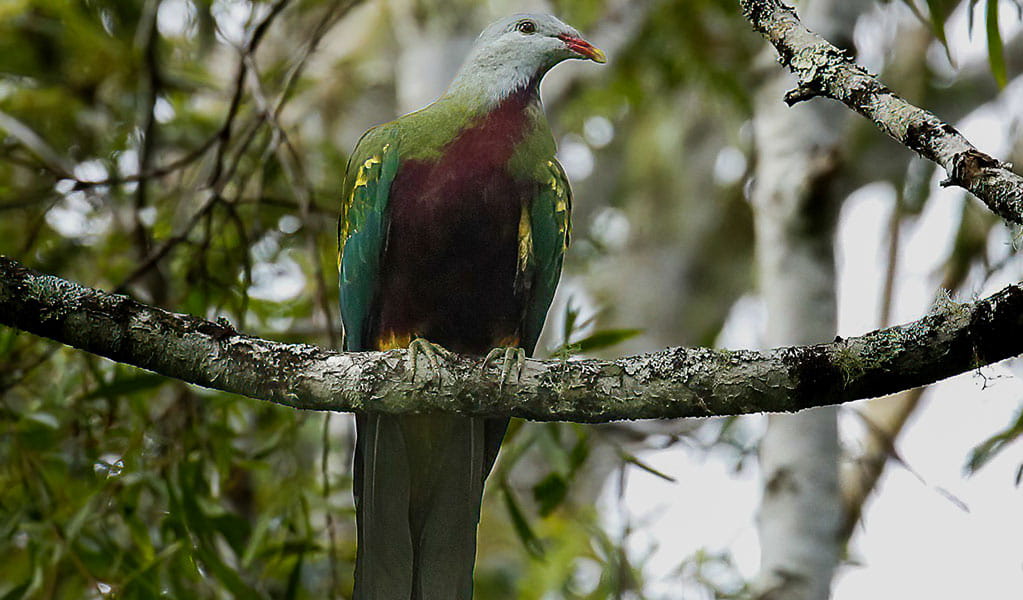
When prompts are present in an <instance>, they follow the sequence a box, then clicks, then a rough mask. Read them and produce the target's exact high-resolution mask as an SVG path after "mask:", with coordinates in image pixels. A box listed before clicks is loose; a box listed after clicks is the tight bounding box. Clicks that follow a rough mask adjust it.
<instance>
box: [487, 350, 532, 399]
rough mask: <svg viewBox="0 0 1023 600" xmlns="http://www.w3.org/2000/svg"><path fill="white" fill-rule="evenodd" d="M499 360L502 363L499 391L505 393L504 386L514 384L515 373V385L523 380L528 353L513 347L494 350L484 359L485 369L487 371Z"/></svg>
mask: <svg viewBox="0 0 1023 600" xmlns="http://www.w3.org/2000/svg"><path fill="white" fill-rule="evenodd" d="M499 359H500V361H501V379H500V381H499V383H498V389H499V390H502V391H503V390H504V386H505V385H507V384H508V383H511V382H512V372H513V371H514V373H515V378H514V382H515V383H518V381H519V380H520V379H522V371H523V369H525V368H526V351H525V350H523V349H522V348H516V347H513V346H508V347H502V348H494V349H493V350H491V351H490V352H488V353H487V357H486V358H484V359H483V368H484V369H486V368H487V367H489V366H490V365H491V364H492V363H494V362H495V361H497V360H499Z"/></svg>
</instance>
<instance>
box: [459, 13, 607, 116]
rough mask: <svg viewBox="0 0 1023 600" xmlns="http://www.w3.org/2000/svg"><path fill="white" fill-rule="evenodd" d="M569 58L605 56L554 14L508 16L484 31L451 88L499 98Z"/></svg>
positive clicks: (599, 59)
mask: <svg viewBox="0 0 1023 600" xmlns="http://www.w3.org/2000/svg"><path fill="white" fill-rule="evenodd" d="M569 58H579V59H586V60H592V61H594V62H598V63H602V62H606V61H607V59H606V58H605V56H604V53H603V52H601V51H600V49H598V48H596V47H594V46H593V45H592V44H590V43H589V42H587V41H586V40H584V39H583V38H582V35H580V34H579V32H578V31H576V30H575V28H573V27H571V26H569V25H566V24H565V23H564V22H562V21H561V20H560V19H558V18H557V17H555V16H552V15H539V14H518V15H512V16H510V17H505V18H503V19H499V20H497V21H495V22H493V23H491V24H490V25H489V26H488V27H487V28H486V29H484V30H483V33H481V34H480V36H479V38H478V39H477V40H476V43H475V44H474V45H473V48H472V51H471V52H470V53H469V57H468V58H467V59H466V61H465V64H464V65H463V66H462V68H461V70H460V71H459V73H458V76H457V77H456V79H455V84H454V85H453V86H452V87H465V86H472V87H474V88H475V90H476V91H477V92H478V93H482V94H484V95H487V96H491V97H493V98H495V99H500V98H503V97H506V96H508V95H509V94H511V93H512V92H514V91H515V90H518V89H521V88H523V87H524V86H527V85H530V84H532V85H535V84H537V83H539V81H540V79H541V78H542V77H543V75H544V74H545V73H546V72H547V71H548V70H550V68H551V67H553V66H554V65H556V64H558V63H560V62H561V61H563V60H566V59H569Z"/></svg>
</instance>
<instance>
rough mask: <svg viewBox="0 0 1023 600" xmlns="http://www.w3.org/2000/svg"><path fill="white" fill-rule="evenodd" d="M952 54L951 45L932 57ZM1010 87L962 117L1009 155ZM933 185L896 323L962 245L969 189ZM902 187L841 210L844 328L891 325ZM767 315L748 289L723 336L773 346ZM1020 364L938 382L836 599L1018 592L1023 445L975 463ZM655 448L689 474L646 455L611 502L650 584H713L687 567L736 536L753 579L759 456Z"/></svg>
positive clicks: (976, 44)
mask: <svg viewBox="0 0 1023 600" xmlns="http://www.w3.org/2000/svg"><path fill="white" fill-rule="evenodd" d="M897 5H898V3H895V6H897ZM1002 5H1003V6H1002V10H1003V13H1002V14H1003V19H1002V21H1003V39H1009V37H1010V35H1011V33H1010V31H1009V30H1010V29H1011V30H1012V31H1016V30H1018V28H1019V26H1020V25H1019V23H1018V21H1017V22H1015V23H1013V22H1012V21H1016V18H1015V17H1016V12H1015V8H1013V7H1012V6H1011V4H1010V3H1008V2H1002ZM889 6H892V5H889ZM983 8H984V3H978V5H977V10H978V11H979V12H978V14H977V15H975V22H976V23H980V25H979V29H978V30H977V31H975V32H974V35H973V36H972V39H971V36H969V35H968V32H967V28H966V18H965V15H964V14H958V15H956V16H954V17H953V19H952V21H951V22H950V25H949V39H950V43H951V45H952V48H953V55H954V57H955V58H956V60H957V62H958V63H959V64H967V63H968V62H970V61H971V60H977V59H981V60H983V58H984V57H985V56H986V54H985V52H986V47H985V45H984V36H983V29H982V27H983V22H984V15H983ZM942 57H943V53H939V54H938V55H937V57H936V58H935V59H934V61H935V62H938V61H941V60H944V59H943V58H942ZM946 64H947V61H946ZM1006 95H1007V96H1008V97H1009V98H1010V99H1009V100H1008V101H1002V102H999V103H996V104H995V105H993V106H987V107H984V108H982V109H980V110H978V111H976V112H975V113H973V114H971V115H970V116H968V117H967V118H966V119H964V121H963V122H961V123H959V124H958V126H959V127H960V130H961V131H962V132H963V133H964V134H965V135H966V136H967V138H969V139H970V140H971V141H973V142H974V143H975V144H977V145H978V146H979V147H980V148H981V149H983V150H985V151H987V152H989V153H992V154H994V155H995V156H1000V157H1004V156H1005V153H1006V151H1007V149H1008V140H1007V139H1006V134H1007V133H1008V132H1009V127H1007V126H1006V125H1007V123H1009V122H1011V121H1012V120H1013V119H1015V120H1016V121H1017V122H1023V114H1021V113H1023V81H1020V80H1017V81H1015V82H1014V83H1012V84H1010V90H1008V92H1007V94H1006ZM878 135H881V134H880V133H879V134H878ZM932 187H933V189H934V190H935V195H934V196H933V197H932V199H931V201H930V202H929V204H928V207H927V210H926V211H925V214H924V215H923V216H922V217H921V218H920V219H919V220H918V222H917V223H915V224H912V225H909V226H907V228H906V229H905V230H904V231H903V233H904V236H903V240H904V243H903V245H902V248H901V251H900V259H899V262H900V265H901V268H900V270H899V275H898V278H897V280H898V287H897V290H896V294H897V302H896V305H895V307H894V311H893V319H894V320H895V321H896V322H904V321H907V320H912V319H916V318H919V317H920V316H922V315H923V314H924V313H925V312H926V311H927V309H928V307H929V306H930V304H931V302H932V298H933V293H934V290H935V289H936V286H937V284H938V282H939V277H940V273H939V271H938V267H939V266H940V265H941V264H943V262H944V260H945V257H946V256H947V255H948V252H949V250H950V248H951V243H952V236H953V234H954V231H955V227H956V226H957V224H958V221H959V211H960V210H961V203H962V202H963V196H962V194H961V193H959V192H957V191H954V190H939V188H938V186H937V178H935V180H934V181H932ZM893 199H894V190H892V189H891V187H890V186H888V185H887V184H873V185H870V186H867V187H865V188H863V189H861V190H858V191H857V192H855V193H854V194H853V195H852V196H851V197H850V198H849V199H848V201H847V202H846V205H845V206H844V208H843V213H842V218H841V224H840V228H839V232H838V261H839V279H840V283H839V313H840V315H839V334H840V335H843V336H848V335H856V334H859V333H863V332H865V331H868V330H871V329H874V328H875V327H876V326H877V322H878V308H879V306H880V297H881V287H882V277H883V273H884V269H885V261H886V235H887V234H886V231H885V229H886V224H887V222H888V216H889V214H890V211H891V209H892V203H893ZM968 201H970V202H975V201H976V200H972V199H971V200H968ZM1009 238H1010V234H1009V232H1008V230H1007V229H1005V228H1001V229H999V230H998V231H996V232H995V233H994V234H993V236H992V239H990V240H989V248H990V251H991V253H992V254H994V255H995V256H1004V255H1007V254H1008V253H1009V252H1011V250H1010V247H1009V245H1008V244H1009ZM1020 280H1023V261H1020V260H1018V259H1016V260H1014V261H1013V262H1012V263H1011V264H1009V265H1008V266H1007V268H1005V269H1003V270H1002V271H1001V272H1000V273H999V274H997V275H996V277H995V278H994V281H992V282H990V284H989V285H988V286H987V287H985V288H983V289H977V285H978V284H977V283H976V282H974V283H973V284H972V285H973V287H970V286H969V285H968V286H966V289H965V290H964V292H963V293H962V294H960V295H959V297H958V298H957V300H960V301H968V300H970V299H971V298H972V297H974V296H975V295H987V294H989V293H991V292H993V291H995V290H997V289H999V288H1000V287H1002V286H1004V285H1006V284H1007V283H1010V282H1012V281H1020ZM764 316H765V314H764V309H763V307H762V305H761V304H760V302H759V301H758V300H757V299H755V298H747V299H744V300H743V301H741V302H740V303H739V304H737V305H736V308H735V309H734V310H733V314H732V317H731V319H730V323H729V324H728V326H726V328H725V331H724V332H723V334H722V339H721V340H719V343H720V345H722V346H725V347H750V346H759V345H761V344H759V343H757V339H756V338H757V336H756V334H755V333H754V334H750V332H757V331H762V329H763V319H764ZM1017 364H1019V363H1018V361H1017ZM1013 370H1015V371H1016V373H1023V367H1020V366H1015V365H1013V364H1011V363H1006V364H1002V365H998V366H995V367H989V368H985V369H983V374H984V377H981V376H979V375H978V374H977V373H976V372H974V373H967V374H964V375H961V376H959V377H956V378H954V379H951V380H948V381H946V382H943V383H941V384H938V385H935V386H932V388H931V389H930V391H929V392H928V393H927V394H926V396H925V400H924V403H923V405H922V407H921V408H920V409H918V411H917V413H916V415H915V416H914V418H913V419H912V420H911V421H910V423H909V425H908V426H907V428H906V429H905V431H904V432H903V435H902V436H901V437H900V438H899V441H898V442H897V451H898V452H899V454H900V455H901V456H902V457H903V458H904V459H905V461H906V462H907V464H908V465H909V467H910V468H911V469H912V471H913V472H910V470H908V469H907V468H904V467H900V466H897V465H895V464H892V463H889V466H888V468H887V469H886V471H885V475H884V477H883V478H882V481H881V484H880V487H879V489H878V490H877V491H876V493H875V495H874V496H873V499H872V500H871V501H870V502H869V504H868V506H867V509H866V513H865V516H864V519H863V521H862V522H861V525H860V527H859V529H858V530H857V532H856V534H855V535H854V538H853V542H852V545H851V548H850V557H849V559H850V561H851V562H854V563H856V564H850V565H847V566H843V567H842V568H841V569H840V571H839V573H838V576H837V578H836V580H835V585H834V599H835V600H860V599H862V598H934V599H938V600H941V599H945V598H949V599H957V600H958V599H961V598H984V599H985V600H998V599H1002V598H1005V599H1009V598H1013V599H1015V598H1019V597H1020V593H1021V590H1023V544H1020V540H1023V510H1021V509H1020V507H1021V505H1023V487H1016V486H1015V483H1014V482H1015V477H1016V470H1017V469H1018V468H1019V467H1020V465H1021V464H1023V444H1016V445H1015V446H1011V447H1009V448H1008V449H1006V450H1005V451H1003V452H1002V454H1001V455H1000V456H999V457H998V458H996V459H995V460H994V461H992V462H991V463H990V464H988V465H987V466H985V467H984V468H983V469H982V470H981V471H980V472H979V473H977V474H976V475H973V476H966V475H964V470H963V465H964V464H965V462H966V460H967V457H968V456H969V454H970V451H971V449H972V448H973V447H974V446H976V445H977V444H978V443H980V442H981V441H983V440H985V439H987V438H988V437H990V436H991V435H992V434H994V433H996V432H997V431H999V430H1001V429H1003V428H1004V427H1006V426H1007V425H1008V424H1009V423H1011V422H1012V421H1013V420H1014V416H1015V414H1016V413H1017V411H1019V410H1020V407H1021V399H1023V381H1021V380H1020V379H1019V377H1017V376H1016V375H1015V374H1014V373H1013ZM854 407H855V404H853V405H849V408H854ZM844 413H845V414H843V416H842V417H841V419H842V421H841V423H842V430H843V440H845V441H847V442H848V443H855V440H856V438H857V426H856V418H855V417H854V416H852V415H851V414H850V413H849V411H844ZM764 423H765V419H764V418H763V417H752V418H751V421H750V427H751V428H752V429H753V430H755V431H757V432H759V431H761V430H762V429H763V427H764ZM642 459H643V460H644V461H646V462H647V463H648V464H650V465H651V466H653V467H654V468H656V469H658V470H660V471H662V472H664V473H666V474H668V475H671V476H673V477H675V478H676V479H677V480H678V483H675V484H672V483H669V482H667V481H665V480H663V479H660V478H657V477H655V476H653V475H651V474H648V473H646V472H644V471H642V470H640V469H636V468H633V469H631V470H630V472H629V475H628V480H627V484H626V489H625V494H624V497H623V498H622V499H621V501H619V500H618V493H619V490H618V482H617V481H610V482H609V483H608V486H607V489H606V490H605V493H604V494H603V496H602V498H601V506H602V507H603V511H604V514H605V515H606V522H607V524H608V525H609V527H611V529H612V530H615V528H619V527H621V525H622V523H623V522H624V520H625V519H626V518H627V519H628V520H629V521H630V522H631V523H632V525H633V526H634V527H635V528H636V532H635V533H633V534H632V536H631V537H630V541H629V544H628V547H629V549H630V553H631V555H632V556H633V559H634V560H637V561H641V562H644V564H645V566H646V574H647V577H648V580H649V581H650V586H649V588H648V591H649V597H650V598H665V599H668V598H672V599H677V598H680V597H681V598H690V597H700V596H694V590H693V589H692V588H689V589H687V588H683V589H681V590H680V589H679V585H680V578H679V576H678V574H677V568H678V565H679V563H680V562H682V560H683V559H685V558H686V557H689V556H691V555H692V554H693V553H694V552H696V551H698V550H701V549H703V550H706V551H711V552H713V551H720V550H730V551H731V552H732V553H733V555H734V559H735V562H736V565H737V567H738V569H739V571H740V572H741V573H742V575H743V576H745V577H747V578H749V577H753V576H754V575H755V574H756V573H757V571H758V567H759V545H758V541H757V536H756V528H755V525H754V516H755V512H756V509H757V505H758V503H759V496H760V489H759V488H760V482H759V480H758V477H759V473H757V472H756V465H755V464H753V463H755V461H750V462H751V464H750V466H749V467H747V468H746V469H744V470H743V471H742V472H741V473H738V474H735V473H733V472H732V470H731V467H732V461H731V460H730V458H729V457H727V456H726V455H725V454H724V453H720V452H712V453H710V454H709V455H708V454H705V453H704V452H702V451H699V450H692V449H689V448H687V447H684V446H682V445H676V446H675V447H672V448H670V449H667V450H662V451H651V452H647V453H645V454H643V456H642ZM949 495H951V496H952V497H954V498H955V500H952V499H950V498H949ZM958 502H961V503H962V504H964V505H965V509H964V507H962V506H960V505H959V504H958ZM643 557H645V558H646V560H645V561H642V558H643ZM681 585H684V584H681Z"/></svg>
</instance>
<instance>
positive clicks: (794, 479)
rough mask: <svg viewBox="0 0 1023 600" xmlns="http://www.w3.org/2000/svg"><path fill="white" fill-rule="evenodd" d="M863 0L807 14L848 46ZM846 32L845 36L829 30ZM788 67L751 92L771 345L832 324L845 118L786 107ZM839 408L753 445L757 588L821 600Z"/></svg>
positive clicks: (833, 552)
mask: <svg viewBox="0 0 1023 600" xmlns="http://www.w3.org/2000/svg"><path fill="white" fill-rule="evenodd" d="M866 6H867V3H865V2H833V1H824V0H818V1H815V2H813V3H810V4H808V6H807V9H808V10H806V11H805V15H804V16H805V21H806V23H807V24H808V26H810V27H812V28H815V30H816V31H818V32H820V33H821V34H822V35H823V36H825V37H826V38H828V39H829V40H831V41H832V42H833V43H837V44H838V45H840V46H845V47H850V46H851V43H850V42H851V40H850V37H851V33H852V31H853V27H854V25H855V22H856V17H857V16H858V15H859V13H860V11H862V10H863V9H864V8H865V7H866ZM838 36H846V37H845V39H836V38H837V37H838ZM792 87H794V86H793V81H792V78H791V77H789V76H787V75H776V76H774V77H771V78H770V79H769V80H768V81H767V82H766V83H765V85H764V86H763V87H762V88H761V89H760V90H759V91H758V94H757V100H756V105H755V111H756V112H755V116H754V122H753V123H754V132H755V135H756V143H757V171H756V176H755V182H754V186H753V188H752V201H753V205H754V211H755V217H754V221H755V227H756V234H757V262H758V266H759V275H760V287H761V292H762V294H763V297H764V300H765V302H766V304H767V311H768V328H767V339H766V340H765V341H766V343H767V344H768V345H776V344H788V343H816V342H823V341H826V340H829V339H831V338H833V337H834V335H835V329H836V298H835V264H834V247H833V244H834V230H835V224H836V217H837V213H838V205H839V202H838V200H839V199H838V197H837V194H836V193H835V192H834V191H833V190H834V189H835V186H834V185H833V179H834V177H835V175H836V172H837V171H838V163H839V157H838V154H837V149H838V148H837V142H838V137H839V133H840V128H841V127H842V125H843V124H845V123H847V120H846V115H844V114H842V111H841V107H839V106H837V105H834V104H830V103H823V102H809V103H806V104H805V105H803V106H797V107H794V108H789V107H787V106H786V105H785V104H784V103H783V102H782V98H783V97H784V96H785V92H786V90H788V89H790V88H792ZM840 455H841V450H840V447H839V443H838V427H837V409H836V408H834V407H831V408H822V409H817V410H814V411H810V412H806V413H802V414H799V415H773V416H771V417H770V419H769V421H768V428H767V433H766V434H765V436H764V439H763V441H762V443H761V447H760V464H761V472H762V473H763V482H764V492H763V499H762V502H761V506H760V511H759V514H758V518H757V526H758V530H759V534H760V544H761V561H760V565H761V572H760V574H759V575H758V577H757V579H756V581H755V582H754V590H755V593H756V595H757V597H759V598H764V599H767V598H770V599H772V600H774V599H786V600H788V599H792V600H824V599H826V598H828V597H829V595H830V590H831V580H832V577H833V574H834V571H835V568H836V566H837V565H838V559H839V554H840V545H839V536H838V531H839V528H840V526H841V524H842V512H843V511H842V497H841V494H840V490H839V485H838V465H839V458H840Z"/></svg>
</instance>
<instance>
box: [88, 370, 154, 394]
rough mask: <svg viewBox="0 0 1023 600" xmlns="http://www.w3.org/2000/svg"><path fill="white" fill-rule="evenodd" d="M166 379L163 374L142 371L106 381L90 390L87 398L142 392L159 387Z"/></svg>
mask: <svg viewBox="0 0 1023 600" xmlns="http://www.w3.org/2000/svg"><path fill="white" fill-rule="evenodd" d="M166 381H167V378H166V377H164V376H163V375H157V374H156V373H146V372H141V373H138V374H136V375H129V376H127V377H122V378H119V379H115V380H113V381H111V382H109V383H104V384H103V385H101V386H99V387H97V388H96V389H94V390H92V391H91V392H89V395H87V396H86V397H85V399H86V400H92V399H95V398H115V397H117V396H126V395H128V394H134V393H135V392H142V391H145V390H149V389H152V388H155V387H159V386H160V385H162V384H164V383H165V382H166Z"/></svg>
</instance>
